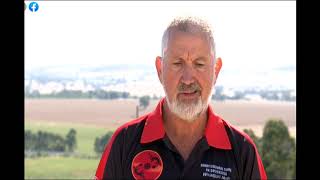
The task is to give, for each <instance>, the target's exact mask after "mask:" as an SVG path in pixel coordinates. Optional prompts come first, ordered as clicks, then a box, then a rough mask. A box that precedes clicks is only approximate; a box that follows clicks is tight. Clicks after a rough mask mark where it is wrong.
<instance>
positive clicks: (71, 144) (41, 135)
mask: <svg viewBox="0 0 320 180" xmlns="http://www.w3.org/2000/svg"><path fill="white" fill-rule="evenodd" d="M76 134H77V132H76V130H74V129H70V130H69V132H68V133H67V135H66V136H65V137H63V136H61V135H59V134H55V133H49V132H45V131H38V132H37V133H32V132H31V131H30V130H26V131H25V132H24V140H25V147H24V148H25V150H26V151H35V152H41V151H47V152H74V150H75V149H76V147H77V139H76Z"/></svg>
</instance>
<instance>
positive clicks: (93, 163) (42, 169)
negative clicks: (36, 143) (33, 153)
mask: <svg viewBox="0 0 320 180" xmlns="http://www.w3.org/2000/svg"><path fill="white" fill-rule="evenodd" d="M24 163H25V173H24V177H25V179H93V177H94V175H95V172H96V169H97V166H98V163H99V159H80V158H74V157H40V158H34V159H33V158H25V160H24Z"/></svg>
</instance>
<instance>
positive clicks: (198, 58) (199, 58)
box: [195, 56, 208, 61]
mask: <svg viewBox="0 0 320 180" xmlns="http://www.w3.org/2000/svg"><path fill="white" fill-rule="evenodd" d="M207 60H208V58H207V57H205V56H200V57H197V58H196V59H195V61H207Z"/></svg>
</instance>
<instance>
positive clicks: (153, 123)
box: [140, 98, 231, 149]
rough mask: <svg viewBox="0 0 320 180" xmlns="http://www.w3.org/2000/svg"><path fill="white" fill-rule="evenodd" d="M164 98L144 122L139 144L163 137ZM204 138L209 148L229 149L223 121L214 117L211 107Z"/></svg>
mask: <svg viewBox="0 0 320 180" xmlns="http://www.w3.org/2000/svg"><path fill="white" fill-rule="evenodd" d="M164 101H165V98H162V99H161V100H160V102H159V103H158V105H157V107H156V109H155V110H154V111H153V112H151V113H150V114H149V115H148V117H147V119H146V122H145V125H144V128H143V132H142V135H141V139H140V143H143V144H144V143H150V142H153V141H155V140H158V139H162V138H164V136H165V130H164V127H163V119H162V106H163V103H164ZM205 137H206V139H207V142H208V144H209V145H210V146H212V147H215V148H219V149H231V144H230V140H229V137H228V134H227V132H226V129H225V126H224V121H223V120H222V119H221V118H220V117H218V116H216V115H215V114H214V112H213V109H212V107H211V106H210V105H209V107H208V122H207V126H206V129H205Z"/></svg>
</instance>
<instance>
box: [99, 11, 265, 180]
mask: <svg viewBox="0 0 320 180" xmlns="http://www.w3.org/2000/svg"><path fill="white" fill-rule="evenodd" d="M155 65H156V69H157V72H158V77H159V80H160V82H161V84H162V85H163V88H164V91H165V94H166V96H165V98H163V99H161V100H160V102H159V103H158V105H157V107H156V109H155V110H154V111H153V112H151V113H149V114H147V115H144V116H142V117H140V118H138V119H135V120H133V121H130V122H129V123H126V124H124V125H123V126H121V127H120V128H118V129H117V131H116V132H115V133H114V135H113V136H112V138H111V140H110V141H109V143H108V145H107V146H106V149H105V151H104V153H103V155H102V158H101V160H100V163H99V166H98V169H97V172H96V177H95V178H96V179H266V178H267V177H266V173H265V170H264V167H263V164H262V161H261V158H260V156H259V154H258V151H257V149H256V146H255V144H254V143H253V141H252V140H251V138H250V137H249V136H248V135H246V134H245V133H243V132H241V131H239V130H237V129H236V128H235V127H233V126H232V125H231V124H229V123H228V122H227V121H225V120H223V119H222V118H220V117H219V116H217V115H216V114H215V113H214V111H213V108H212V107H211V106H210V105H209V103H210V100H211V96H212V89H213V86H214V84H215V82H216V80H217V77H218V74H219V71H220V69H221V66H222V61H221V58H216V53H215V43H214V39H213V35H212V30H211V28H210V26H209V25H208V24H207V23H206V22H205V21H203V20H201V19H197V18H193V17H187V18H176V19H175V20H174V21H173V22H172V23H171V24H170V25H169V26H168V28H167V29H166V31H165V32H164V35H163V38H162V57H159V56H158V57H157V58H156V61H155Z"/></svg>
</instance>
